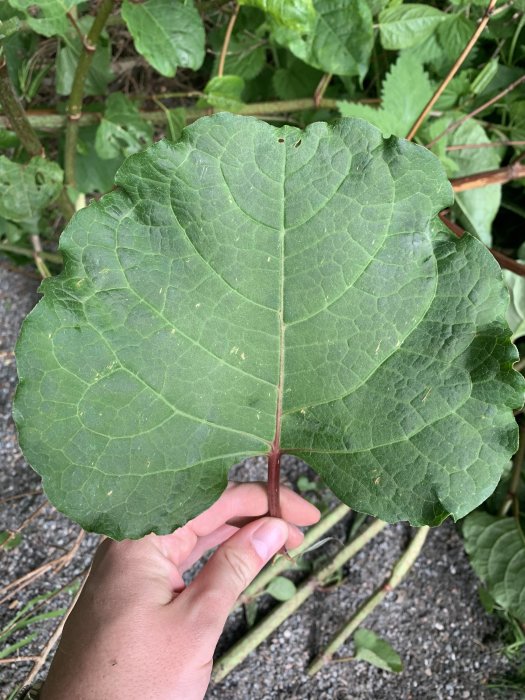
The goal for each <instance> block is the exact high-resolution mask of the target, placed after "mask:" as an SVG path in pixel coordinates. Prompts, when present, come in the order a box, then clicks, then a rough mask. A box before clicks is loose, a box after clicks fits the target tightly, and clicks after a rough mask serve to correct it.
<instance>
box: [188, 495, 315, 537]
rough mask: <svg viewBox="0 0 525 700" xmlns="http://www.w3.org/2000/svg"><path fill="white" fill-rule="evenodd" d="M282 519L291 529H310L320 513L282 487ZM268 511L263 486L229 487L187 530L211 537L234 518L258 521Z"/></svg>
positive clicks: (266, 497) (199, 535) (200, 535)
mask: <svg viewBox="0 0 525 700" xmlns="http://www.w3.org/2000/svg"><path fill="white" fill-rule="evenodd" d="M280 493H281V498H280V501H281V517H282V519H283V520H286V521H287V522H289V523H293V524H294V525H313V523H316V522H317V521H318V520H319V518H320V517H321V514H320V512H319V510H318V509H317V508H316V507H315V506H314V505H312V504H311V503H309V502H308V501H306V500H305V499H304V498H302V497H301V496H299V495H298V494H296V493H294V491H292V490H291V489H289V488H286V487H285V486H282V487H281V490H280ZM267 511H268V492H267V487H266V484H265V483H263V482H250V483H243V484H236V483H233V484H229V485H228V487H227V489H226V490H225V491H224V492H223V494H222V496H221V497H220V498H219V500H218V501H216V502H215V503H214V504H213V505H212V506H211V508H208V510H206V511H204V513H201V514H200V515H198V516H197V517H196V518H194V519H193V520H191V521H190V522H189V523H188V524H187V525H186V527H188V526H189V527H190V528H191V530H192V531H193V532H194V533H195V534H196V535H197V536H198V537H203V536H205V535H208V534H210V533H211V532H213V531H214V530H216V529H217V528H218V527H221V526H222V525H225V524H226V523H228V522H229V521H232V520H235V519H237V518H246V517H252V518H257V517H260V516H261V515H265V514H266V513H267Z"/></svg>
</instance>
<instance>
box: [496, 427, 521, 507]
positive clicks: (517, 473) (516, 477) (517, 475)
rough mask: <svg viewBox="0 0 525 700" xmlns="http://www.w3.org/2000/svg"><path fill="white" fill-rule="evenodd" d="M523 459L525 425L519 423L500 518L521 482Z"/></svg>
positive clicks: (509, 504) (511, 501)
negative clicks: (515, 450)
mask: <svg viewBox="0 0 525 700" xmlns="http://www.w3.org/2000/svg"><path fill="white" fill-rule="evenodd" d="M524 457H525V423H520V442H519V446H518V451H517V452H516V455H515V456H514V464H513V465H512V474H511V478H510V484H509V490H508V492H507V495H506V497H505V500H504V501H503V503H502V504H501V508H500V509H499V512H498V515H500V516H501V517H503V516H505V515H507V513H508V511H509V508H510V507H511V505H512V504H513V502H514V498H515V497H516V495H517V493H518V489H519V485H520V481H521V469H522V467H523V459H524Z"/></svg>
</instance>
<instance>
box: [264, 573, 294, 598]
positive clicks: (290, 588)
mask: <svg viewBox="0 0 525 700" xmlns="http://www.w3.org/2000/svg"><path fill="white" fill-rule="evenodd" d="M296 591H297V588H296V586H295V583H294V582H293V581H290V579H289V578H286V576H276V577H275V578H274V579H272V581H270V583H269V584H268V585H267V586H266V589H265V593H268V594H269V595H271V596H272V598H275V600H281V601H285V600H290V598H291V597H292V596H294V595H295V592H296Z"/></svg>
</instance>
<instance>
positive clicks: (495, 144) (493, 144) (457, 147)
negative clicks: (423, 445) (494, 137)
mask: <svg viewBox="0 0 525 700" xmlns="http://www.w3.org/2000/svg"><path fill="white" fill-rule="evenodd" d="M508 146H525V141H490V142H489V143H461V144H454V146H446V147H445V151H466V150H468V149H477V148H506V147H508Z"/></svg>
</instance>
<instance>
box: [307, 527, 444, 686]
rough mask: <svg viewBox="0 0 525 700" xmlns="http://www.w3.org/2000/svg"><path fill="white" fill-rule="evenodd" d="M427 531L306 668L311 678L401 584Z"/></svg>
mask: <svg viewBox="0 0 525 700" xmlns="http://www.w3.org/2000/svg"><path fill="white" fill-rule="evenodd" d="M429 530H430V528H429V527H428V526H425V527H421V528H419V530H418V531H417V532H416V534H415V536H414V538H413V539H412V541H411V543H410V544H409V545H408V547H407V549H406V551H405V552H404V554H403V555H402V556H401V558H400V559H399V560H398V562H397V563H396V565H395V566H394V568H393V570H392V574H391V576H390V578H389V579H388V581H387V582H386V583H385V584H384V585H383V586H381V588H378V589H377V590H376V592H375V593H374V594H373V595H372V596H371V597H370V598H369V599H368V600H367V601H366V602H365V603H364V604H363V605H361V606H360V607H359V608H358V610H357V612H355V613H354V615H352V617H351V618H350V619H349V620H348V622H346V624H344V625H343V627H341V629H340V630H339V631H338V632H337V634H336V635H335V636H334V637H333V638H332V640H331V641H330V643H329V644H328V646H327V647H326V649H325V650H324V651H323V652H322V653H321V654H320V655H319V656H318V657H317V658H316V659H315V660H314V661H313V662H312V664H311V665H310V667H309V668H308V674H309V675H310V676H313V675H314V674H315V673H317V671H319V669H320V668H321V667H322V666H323V665H324V664H325V663H329V662H330V661H331V660H332V657H333V655H334V654H335V652H336V651H337V650H338V649H339V647H340V646H341V645H342V644H344V642H345V641H346V640H347V639H348V637H349V636H350V635H351V634H352V633H353V632H354V631H355V630H356V629H357V628H358V627H359V625H360V624H361V623H362V622H363V621H364V620H365V619H366V618H367V617H368V615H370V613H371V612H372V611H373V610H374V609H375V608H376V607H377V606H378V605H379V604H380V603H381V602H382V601H383V599H384V597H385V596H386V594H387V593H388V592H389V591H392V590H393V589H394V588H396V586H398V585H399V584H400V583H401V581H402V580H403V579H404V578H405V576H406V575H407V574H408V572H409V571H410V569H411V568H412V566H413V565H414V563H415V561H416V559H417V558H418V556H419V554H420V553H421V549H422V547H423V545H424V543H425V540H426V538H427V535H428V532H429Z"/></svg>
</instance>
